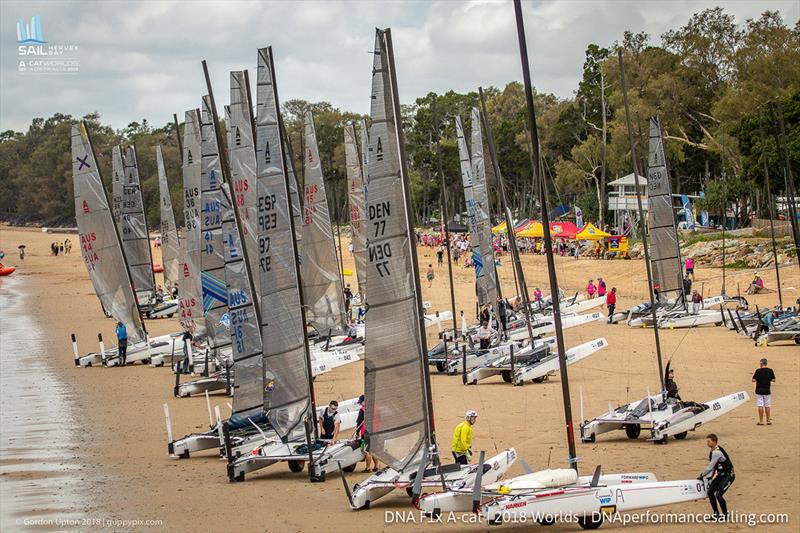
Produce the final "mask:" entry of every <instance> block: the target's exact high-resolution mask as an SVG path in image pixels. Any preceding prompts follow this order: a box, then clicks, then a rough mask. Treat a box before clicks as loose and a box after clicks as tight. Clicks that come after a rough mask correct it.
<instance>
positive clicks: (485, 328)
mask: <svg viewBox="0 0 800 533" xmlns="http://www.w3.org/2000/svg"><path fill="white" fill-rule="evenodd" d="M495 333H497V332H496V331H495V330H494V329H492V326H490V325H489V322H488V321H485V320H484V321H481V327H479V328H478V331H477V332H476V333H475V337H477V339H478V341H479V342H480V349H481V350H488V349H489V344H491V342H492V336H493V335H494V334H495Z"/></svg>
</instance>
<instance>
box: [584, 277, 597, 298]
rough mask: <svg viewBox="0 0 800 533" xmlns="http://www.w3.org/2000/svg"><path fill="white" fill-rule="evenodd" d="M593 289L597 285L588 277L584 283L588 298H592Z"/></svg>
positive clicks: (595, 288)
mask: <svg viewBox="0 0 800 533" xmlns="http://www.w3.org/2000/svg"><path fill="white" fill-rule="evenodd" d="M595 290H597V287H595V285H594V280H593V279H590V280H589V283H588V284H587V285H586V292H587V293H588V294H589V298H594V292H595Z"/></svg>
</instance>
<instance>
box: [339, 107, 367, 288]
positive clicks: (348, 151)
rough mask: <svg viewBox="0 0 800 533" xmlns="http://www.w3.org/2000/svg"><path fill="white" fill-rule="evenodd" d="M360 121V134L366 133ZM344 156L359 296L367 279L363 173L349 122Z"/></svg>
mask: <svg viewBox="0 0 800 533" xmlns="http://www.w3.org/2000/svg"><path fill="white" fill-rule="evenodd" d="M365 129H366V128H365V127H364V126H363V122H362V130H361V131H362V135H364V136H365V135H366V134H365V133H364V130H365ZM344 157H345V166H346V170H347V201H348V204H349V206H350V229H351V231H352V245H353V258H354V259H355V263H356V279H357V280H358V292H359V293H360V294H361V297H362V298H364V296H365V295H366V288H367V286H366V280H367V277H366V276H367V234H366V225H365V224H366V222H365V221H364V174H363V170H362V166H361V163H362V157H361V151H360V150H359V145H358V138H357V137H356V128H355V126H354V125H353V124H352V123H351V124H348V125H346V126H345V127H344Z"/></svg>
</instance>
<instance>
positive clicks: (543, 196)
mask: <svg viewBox="0 0 800 533" xmlns="http://www.w3.org/2000/svg"><path fill="white" fill-rule="evenodd" d="M514 14H515V15H516V19H517V38H518V40H519V53H520V59H521V60H522V77H523V81H524V82H525V101H526V104H527V108H528V127H529V129H530V132H531V150H532V152H531V153H532V154H533V162H534V165H533V181H534V183H538V184H539V202H540V203H541V207H542V231H543V233H544V248H545V252H546V253H547V273H548V275H549V277H550V292H551V294H552V299H553V323H554V324H555V329H556V346H557V349H558V367H559V372H561V380H560V381H561V395H562V396H563V399H564V418H565V421H566V425H567V446H568V447H569V462H570V465H571V466H572V468H573V469H575V471H577V470H578V457H577V452H576V449H575V435H574V432H573V429H572V428H573V424H572V403H571V399H570V395H569V376H568V374H567V351H566V347H565V345H564V331H563V330H562V327H561V302H560V301H559V298H558V278H557V277H556V264H555V258H554V257H553V239H552V236H551V235H550V221H549V220H548V218H549V217H548V213H547V192H546V190H545V189H546V187H545V183H544V179H543V178H542V177H541V176H539V171H540V163H541V154H540V153H539V132H538V130H537V129H536V110H535V109H534V106H533V89H532V86H531V73H530V65H529V63H528V45H527V43H526V42H525V23H524V22H523V20H522V5H521V3H520V0H514Z"/></svg>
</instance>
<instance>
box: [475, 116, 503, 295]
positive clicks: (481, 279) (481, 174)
mask: <svg viewBox="0 0 800 533" xmlns="http://www.w3.org/2000/svg"><path fill="white" fill-rule="evenodd" d="M471 163H472V200H473V209H474V211H475V216H474V223H475V229H474V230H473V229H472V228H470V231H472V263H473V264H474V265H475V279H476V281H477V285H476V287H477V292H478V303H479V304H488V305H492V306H494V305H495V302H496V301H497V271H496V269H495V264H494V249H493V248H492V221H491V217H490V215H489V194H488V192H487V187H486V166H485V165H484V161H483V134H482V133H481V115H480V111H479V110H478V108H477V107H473V108H472V156H471ZM472 218H473V217H470V219H472Z"/></svg>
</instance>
